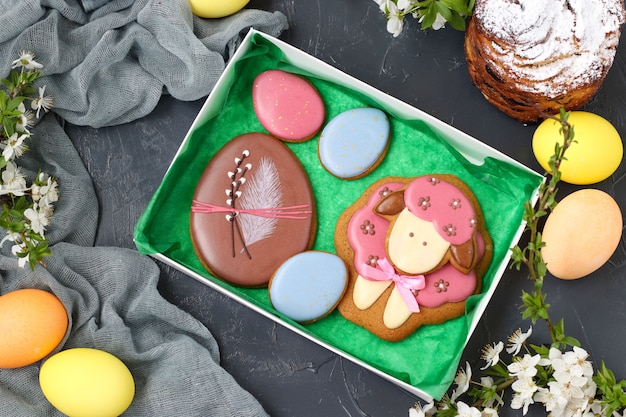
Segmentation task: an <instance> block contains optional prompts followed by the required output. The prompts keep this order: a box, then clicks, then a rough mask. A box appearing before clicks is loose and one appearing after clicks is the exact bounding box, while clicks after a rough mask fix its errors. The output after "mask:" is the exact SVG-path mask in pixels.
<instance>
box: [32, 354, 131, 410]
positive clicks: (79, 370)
mask: <svg viewBox="0 0 626 417" xmlns="http://www.w3.org/2000/svg"><path fill="white" fill-rule="evenodd" d="M39 384H40V386H41V390H42V391H43V394H44V396H45V397H46V398H47V399H48V401H50V403H51V404H52V405H53V406H55V407H56V408H57V409H58V410H59V411H61V412H62V413H64V414H66V415H68V416H69V417H117V416H119V415H120V414H122V413H123V412H124V411H125V410H126V409H127V408H128V407H129V406H130V404H131V402H132V401H133V398H134V396H135V382H134V380H133V376H132V374H131V373H130V371H129V370H128V368H127V367H126V365H124V363H123V362H122V361H121V360H119V359H118V358H117V357H115V356H113V355H111V354H110V353H108V352H105V351H102V350H98V349H89V348H74V349H68V350H64V351H61V352H59V353H57V354H55V355H53V356H51V357H50V358H49V359H48V360H46V361H45V362H44V364H43V365H42V367H41V370H40V372H39Z"/></svg>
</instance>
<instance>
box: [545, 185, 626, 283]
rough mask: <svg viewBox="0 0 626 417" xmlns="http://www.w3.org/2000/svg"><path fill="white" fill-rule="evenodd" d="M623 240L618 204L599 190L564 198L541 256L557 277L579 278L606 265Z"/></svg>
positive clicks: (552, 215) (549, 224)
mask: <svg viewBox="0 0 626 417" xmlns="http://www.w3.org/2000/svg"><path fill="white" fill-rule="evenodd" d="M621 237H622V213H621V211H620V208H619V206H618V205H617V202H615V200H614V199H613V197H611V196H610V195H608V194H607V193H605V192H604V191H600V190H596V189H583V190H579V191H576V192H574V193H572V194H570V195H568V196H567V197H565V198H563V200H561V201H560V202H559V203H558V204H557V206H556V207H555V208H554V210H553V211H552V212H551V213H550V215H549V216H548V218H547V219H546V223H545V225H544V228H543V233H542V238H543V241H544V243H545V247H543V248H542V249H541V255H542V257H543V260H544V261H545V263H546V265H547V268H548V271H549V272H550V273H551V274H552V275H554V276H555V277H557V278H562V279H577V278H581V277H584V276H586V275H589V274H591V273H592V272H594V271H595V270H597V269H598V268H600V267H601V266H602V265H604V264H605V263H606V262H607V261H608V260H609V258H610V257H611V255H613V252H615V249H616V248H617V245H618V244H619V242H620V239H621Z"/></svg>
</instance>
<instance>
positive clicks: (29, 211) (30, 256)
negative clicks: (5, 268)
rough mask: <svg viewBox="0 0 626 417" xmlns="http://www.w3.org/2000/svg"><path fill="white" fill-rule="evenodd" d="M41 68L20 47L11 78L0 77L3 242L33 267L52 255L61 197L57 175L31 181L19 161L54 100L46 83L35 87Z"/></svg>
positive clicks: (0, 222)
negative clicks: (50, 236) (51, 230)
mask: <svg viewBox="0 0 626 417" xmlns="http://www.w3.org/2000/svg"><path fill="white" fill-rule="evenodd" d="M41 68H43V65H41V64H40V63H38V62H37V61H35V55H34V53H32V52H29V51H22V52H21V54H20V56H19V58H18V59H16V60H15V61H13V63H12V67H11V71H10V73H9V76H8V77H7V78H4V79H1V80H0V82H1V83H2V87H3V88H1V89H0V126H1V130H0V149H1V150H2V154H1V155H0V204H1V212H0V227H1V228H2V229H4V231H5V235H4V237H3V238H2V240H1V241H0V245H4V244H5V243H7V242H10V243H11V244H12V247H11V252H12V253H13V254H14V255H16V256H17V260H18V264H19V266H20V267H24V266H25V265H26V264H29V265H30V267H31V268H32V269H34V268H35V267H36V265H37V264H42V265H45V264H44V262H43V258H45V257H47V256H50V255H51V253H50V248H49V247H48V241H47V239H46V236H45V232H46V227H47V226H48V225H49V224H50V221H51V218H52V213H53V212H54V203H55V202H56V201H57V199H58V184H57V181H56V179H54V178H52V177H51V176H49V175H48V174H46V173H44V172H41V171H40V172H39V173H38V174H37V176H36V177H35V178H34V179H33V180H32V183H30V185H29V184H28V182H27V178H26V176H25V174H24V173H23V172H22V170H21V169H20V167H19V166H18V165H17V160H18V159H19V158H20V157H21V156H22V155H23V154H24V153H25V152H26V151H27V150H28V142H29V141H30V139H31V136H32V134H31V131H30V129H31V128H32V127H33V125H34V123H35V121H36V119H39V118H40V117H43V114H45V113H47V112H48V111H49V110H50V108H51V107H52V104H53V98H52V97H51V96H48V95H46V94H45V91H46V87H45V86H43V87H39V88H38V89H35V88H34V87H33V83H34V82H35V80H36V79H37V78H38V77H39V75H40V72H39V70H40V69H41ZM42 110H43V113H42Z"/></svg>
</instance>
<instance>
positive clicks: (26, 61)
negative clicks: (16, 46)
mask: <svg viewBox="0 0 626 417" xmlns="http://www.w3.org/2000/svg"><path fill="white" fill-rule="evenodd" d="M19 67H24V68H26V69H39V68H43V65H41V64H40V63H39V62H37V61H35V54H34V53H32V52H30V51H22V52H20V57H19V58H18V59H16V60H15V61H13V63H12V66H11V68H19Z"/></svg>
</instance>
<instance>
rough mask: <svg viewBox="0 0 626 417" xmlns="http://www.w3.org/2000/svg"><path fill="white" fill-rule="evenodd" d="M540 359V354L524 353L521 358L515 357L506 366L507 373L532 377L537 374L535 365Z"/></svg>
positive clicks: (518, 376) (520, 376)
mask: <svg viewBox="0 0 626 417" xmlns="http://www.w3.org/2000/svg"><path fill="white" fill-rule="evenodd" d="M540 360H541V356H539V355H534V356H531V355H529V354H526V355H524V356H523V357H522V358H516V360H515V361H514V362H513V363H511V364H510V365H509V366H508V367H507V369H508V370H509V374H510V375H511V376H513V377H516V378H524V377H527V378H532V377H534V376H535V375H537V368H535V367H536V366H537V365H538V364H539V361H540Z"/></svg>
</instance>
